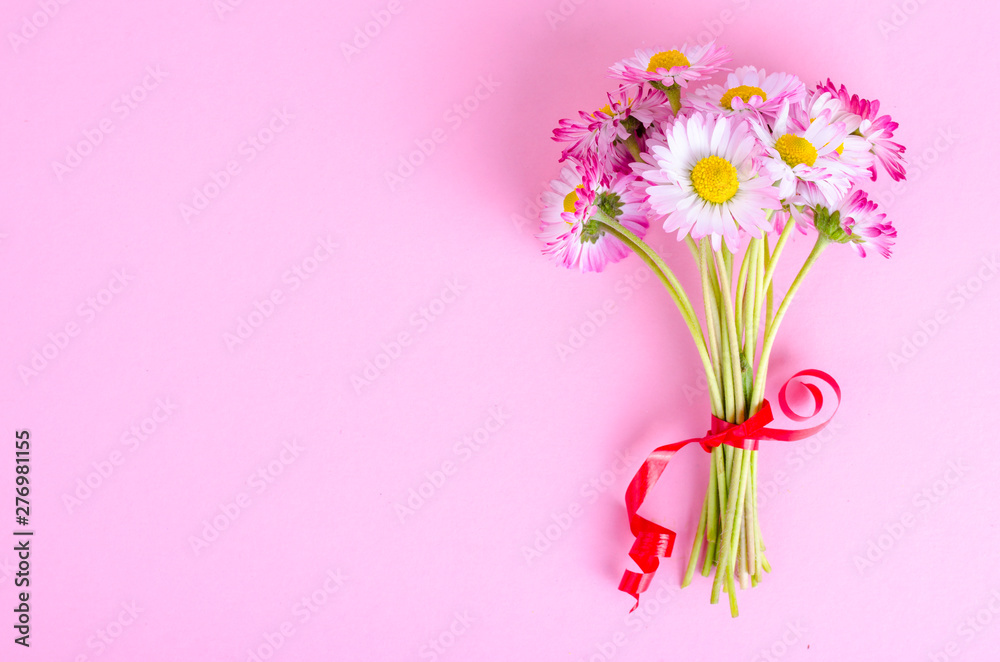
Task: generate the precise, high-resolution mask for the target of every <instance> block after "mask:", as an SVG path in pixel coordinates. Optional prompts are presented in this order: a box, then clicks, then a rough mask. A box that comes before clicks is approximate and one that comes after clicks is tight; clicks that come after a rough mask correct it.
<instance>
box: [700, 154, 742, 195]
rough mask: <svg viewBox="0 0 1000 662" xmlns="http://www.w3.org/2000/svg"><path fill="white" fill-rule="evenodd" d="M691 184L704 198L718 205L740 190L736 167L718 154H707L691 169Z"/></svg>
mask: <svg viewBox="0 0 1000 662" xmlns="http://www.w3.org/2000/svg"><path fill="white" fill-rule="evenodd" d="M691 184H692V185H693V186H694V190H695V192H696V193H697V194H698V195H700V196H701V197H702V198H703V199H705V200H707V201H709V202H714V203H715V204H717V205H720V204H722V203H723V202H725V201H727V200H729V199H730V198H732V197H733V196H734V195H736V192H737V191H739V190H740V180H739V179H738V178H737V176H736V168H735V167H734V166H733V164H732V163H730V162H729V161H727V160H725V159H723V158H720V157H718V156H706V157H705V158H703V159H702V160H701V161H698V163H696V164H695V166H694V168H693V169H692V170H691Z"/></svg>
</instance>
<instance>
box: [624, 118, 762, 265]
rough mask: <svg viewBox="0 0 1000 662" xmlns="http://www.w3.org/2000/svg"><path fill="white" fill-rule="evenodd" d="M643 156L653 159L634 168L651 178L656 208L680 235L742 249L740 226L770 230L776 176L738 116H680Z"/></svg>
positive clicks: (715, 245)
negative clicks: (762, 165) (763, 165)
mask: <svg viewBox="0 0 1000 662" xmlns="http://www.w3.org/2000/svg"><path fill="white" fill-rule="evenodd" d="M647 152H648V153H647V154H644V155H643V159H644V160H645V161H646V162H647V163H648V164H652V165H647V164H636V165H634V166H633V168H635V169H636V171H637V172H638V173H639V174H641V175H642V177H643V179H644V180H645V181H646V182H647V183H648V186H647V187H646V193H647V194H648V195H649V205H650V207H651V209H652V211H653V212H655V213H656V214H658V215H659V216H661V217H663V228H664V230H666V231H667V232H672V231H674V230H676V231H677V238H678V239H683V238H684V237H685V236H687V235H688V234H690V235H691V237H693V238H694V239H700V238H702V237H711V239H712V247H713V248H714V249H715V250H719V249H720V248H721V247H722V240H723V239H725V242H726V246H728V247H729V249H730V250H732V251H736V250H739V246H740V240H741V237H740V230H745V231H746V232H747V233H749V234H750V235H751V236H753V237H759V236H761V232H762V231H765V232H769V231H770V230H771V224H770V222H769V220H768V216H767V210H779V209H781V202H780V200H779V197H778V189H777V188H775V187H774V186H773V183H774V179H773V178H771V177H770V176H769V175H768V173H767V172H766V171H763V170H761V168H760V164H759V159H760V157H761V146H760V143H759V142H758V141H757V139H756V138H755V137H754V135H753V131H752V130H751V128H750V127H749V125H748V124H747V122H746V121H744V120H742V119H741V118H738V117H725V116H721V115H714V114H707V115H706V114H703V113H695V114H693V115H691V116H690V117H681V118H678V119H677V120H676V121H675V122H674V124H673V126H671V127H670V128H669V129H668V130H667V132H666V142H665V143H663V142H660V141H656V140H650V141H649V142H648V143H647Z"/></svg>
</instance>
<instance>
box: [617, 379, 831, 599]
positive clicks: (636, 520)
mask: <svg viewBox="0 0 1000 662" xmlns="http://www.w3.org/2000/svg"><path fill="white" fill-rule="evenodd" d="M810 377H811V378H813V379H815V380H818V381H819V382H820V383H821V384H824V385H826V386H827V387H829V389H830V390H831V391H832V393H833V394H834V396H835V397H834V398H833V399H834V405H833V407H832V410H833V411H831V412H830V414H829V415H828V416H825V417H823V418H821V419H820V418H819V415H820V413H821V412H822V410H823V391H822V389H821V388H820V387H819V386H818V385H817V384H815V383H810V382H807V381H805V378H810ZM793 383H799V384H801V385H802V386H804V387H805V388H806V389H808V390H809V392H810V393H811V394H812V397H813V401H814V408H813V411H812V413H810V414H809V415H807V416H802V415H800V414H796V413H795V412H794V411H792V409H791V407H790V406H789V405H788V399H787V398H786V396H785V391H786V390H787V389H788V386H789V385H790V384H793ZM778 404H779V406H780V407H781V413H782V414H784V416H785V417H787V418H788V419H789V421H792V422H795V423H807V424H809V425H808V426H807V427H797V426H794V425H791V426H790V427H789V428H785V427H768V425H770V424H771V423H772V422H773V421H774V420H775V418H774V413H773V412H772V410H771V405H770V403H768V401H767V400H765V401H764V402H763V404H762V405H761V408H760V410H759V411H758V412H757V413H756V414H754V415H753V416H751V417H750V418H748V419H747V420H746V421H744V422H743V423H740V424H739V425H733V424H732V423H728V422H726V421H723V420H721V419H718V418H716V417H715V416H713V417H712V428H711V430H709V432H708V434H706V435H705V436H704V437H698V438H694V439H686V440H684V441H679V442H677V443H674V444H667V445H666V446H660V447H659V448H657V449H656V450H654V451H653V452H652V453H650V455H649V457H648V458H646V461H645V462H643V463H642V466H641V467H639V471H638V472H636V474H635V477H634V478H633V479H632V482H631V483H629V486H628V490H627V491H626V492H625V507H626V509H627V511H628V523H629V528H630V529H631V530H632V535H634V536H635V543H634V544H633V545H632V549H631V551H630V552H629V556H630V557H632V560H634V561H635V562H636V564H637V565H638V566H639V569H640V570H642V572H632V571H631V570H626V571H625V574H624V576H623V577H622V581H621V583H620V584H619V585H618V590H620V591H624V592H625V593H628V594H629V595H631V596H632V597H633V598H635V606H634V607H632V609H631V610H630V612H629V613H631V612H632V611H635V608H636V607H638V606H639V594H640V593H642V592H643V591H645V590H646V589H647V588H649V584H650V582H652V581H653V575H655V574H656V569H657V568H658V567H659V566H660V557H661V556H663V557H668V556H670V554H671V552H672V551H673V549H674V540H675V539H676V538H677V534H676V533H674V532H673V531H671V530H670V529H668V528H666V527H664V526H660V525H659V524H656V523H654V522H650V521H649V520H648V519H646V518H644V517H641V516H640V515H639V514H638V511H639V506H641V505H642V502H643V501H644V500H645V499H646V494H648V493H649V491H650V490H651V489H653V486H654V485H655V484H656V481H657V480H659V478H660V475H661V474H663V470H664V469H666V468H667V464H669V463H670V460H671V459H672V458H673V456H674V454H675V453H676V452H677V451H679V450H680V449H682V448H684V447H685V446H687V445H688V444H693V443H698V444H701V447H702V448H704V449H705V451H706V452H711V450H712V449H713V448H715V447H717V446H721V445H722V444H728V445H730V446H734V447H736V448H742V449H744V450H757V442H758V441H759V440H761V439H772V440H774V441H796V440H798V439H805V438H806V437H810V436H812V435H814V434H816V433H817V432H819V431H820V430H822V429H823V428H825V427H826V425H827V423H829V422H830V420H831V419H832V418H833V415H834V414H835V413H836V411H837V407H839V406H840V385H839V384H837V382H836V380H835V379H834V378H833V377H831V376H830V375H828V374H826V373H825V372H822V371H820V370H803V371H801V372H798V373H796V374H794V375H792V377H791V378H790V379H789V380H788V381H787V382H785V384H784V385H783V386H782V387H781V391H780V392H779V393H778ZM816 420H820V422H819V423H816V422H815V421H816Z"/></svg>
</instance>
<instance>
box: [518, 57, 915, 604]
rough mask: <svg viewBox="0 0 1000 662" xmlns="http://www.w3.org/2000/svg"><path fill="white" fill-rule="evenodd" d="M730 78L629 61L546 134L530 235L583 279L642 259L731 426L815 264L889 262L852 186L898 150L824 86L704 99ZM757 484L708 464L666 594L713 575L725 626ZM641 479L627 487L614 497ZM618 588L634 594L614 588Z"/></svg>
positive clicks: (747, 542)
mask: <svg viewBox="0 0 1000 662" xmlns="http://www.w3.org/2000/svg"><path fill="white" fill-rule="evenodd" d="M729 61H730V55H729V53H728V52H727V51H726V50H724V49H723V48H721V47H718V46H716V45H715V44H707V45H704V46H692V47H688V46H684V47H682V48H680V49H675V50H667V51H660V52H654V51H651V50H637V51H636V53H635V57H630V58H627V59H625V60H622V61H621V62H619V63H617V64H615V65H614V66H612V67H611V69H610V76H611V77H612V78H614V79H616V81H617V82H618V89H617V90H615V91H614V92H611V93H609V94H608V103H607V104H606V105H605V106H603V107H602V108H600V109H599V110H596V111H593V112H580V113H579V119H564V120H561V121H560V122H559V126H558V128H556V129H555V131H554V139H555V140H556V141H559V142H562V143H566V144H567V147H566V148H565V150H564V151H563V153H562V159H561V160H562V162H563V163H564V165H563V167H562V171H561V173H560V176H559V178H558V179H556V180H554V181H553V182H552V183H551V185H550V188H551V190H550V191H547V192H546V193H544V194H543V199H544V201H545V205H546V206H545V208H544V210H543V211H542V215H541V231H540V233H539V235H538V236H539V238H540V239H541V240H542V242H543V243H544V247H543V252H544V253H545V254H547V255H549V256H551V257H552V258H554V259H555V260H556V261H557V262H558V263H560V264H562V265H563V266H566V267H569V268H571V269H579V270H581V271H585V272H587V271H601V270H602V269H604V267H605V266H606V265H608V264H609V263H611V262H616V261H618V260H621V259H623V258H624V257H626V256H627V255H628V254H629V253H630V252H633V253H636V254H637V255H638V256H639V257H640V258H642V259H643V260H644V261H645V262H646V264H647V265H648V266H649V267H650V269H651V270H652V271H653V273H655V274H656V275H657V276H658V277H659V279H660V280H661V281H662V283H663V285H664V287H665V288H666V290H667V292H668V293H669V295H670V297H671V298H672V299H673V301H674V303H675V304H676V305H677V309H678V310H679V311H680V314H681V317H682V318H683V320H684V322H685V324H686V326H687V328H688V329H689V330H690V332H691V337H692V339H693V340H694V344H695V347H696V349H697V351H698V354H699V355H700V357H701V363H702V365H703V367H704V370H705V376H706V379H707V382H708V391H709V397H710V400H711V406H712V415H713V417H714V419H716V420H718V421H724V422H725V423H726V424H728V425H730V426H737V425H739V424H742V423H744V422H746V421H748V419H751V417H753V416H754V415H755V414H757V413H758V411H759V410H760V409H761V407H762V405H763V404H764V403H765V401H764V388H765V384H766V380H767V370H768V362H769V359H770V356H771V350H772V348H773V347H774V341H775V337H776V334H777V331H778V328H779V326H780V325H781V321H782V319H783V318H784V316H785V314H786V313H787V311H788V307H789V305H790V304H791V302H792V298H793V297H794V295H795V293H796V291H797V290H798V289H799V287H800V286H801V284H802V281H803V279H804V278H805V276H806V274H807V273H808V272H809V270H810V269H811V268H812V266H813V264H814V263H815V262H816V260H817V259H818V258H819V256H820V254H821V253H822V252H823V251H824V249H826V247H828V246H830V245H836V244H841V245H847V246H850V247H851V248H852V249H854V250H855V251H856V252H857V254H858V255H860V256H862V257H864V256H867V255H869V254H870V253H872V252H874V253H878V254H879V255H882V256H884V257H889V255H890V251H891V248H892V245H893V243H894V240H895V237H896V231H895V229H894V228H893V226H892V224H891V223H890V222H888V221H887V220H886V217H885V214H884V213H880V212H879V211H878V206H877V205H876V204H875V203H874V202H872V201H871V200H870V199H869V197H868V195H867V194H866V193H865V191H864V190H863V188H862V187H863V186H864V185H865V184H866V183H867V182H870V181H873V180H875V179H876V177H877V176H878V174H879V171H880V170H881V171H884V173H885V174H887V175H888V176H889V177H891V178H892V179H894V180H901V179H904V178H905V164H904V159H903V153H904V151H905V148H904V147H903V146H902V145H900V144H898V143H896V142H894V141H893V140H892V138H893V132H894V131H895V130H896V128H897V124H896V123H895V122H893V121H892V119H891V118H890V117H889V116H888V115H884V114H879V102H878V101H869V100H867V99H862V98H860V97H859V96H857V95H856V94H850V93H849V92H848V90H847V89H846V88H845V87H844V86H843V85H841V86H840V87H837V86H835V85H834V84H833V83H832V82H830V81H829V80H827V82H826V83H823V84H819V85H818V86H816V87H815V88H813V89H807V88H806V86H805V85H804V84H803V83H802V81H800V80H799V79H798V78H796V77H795V76H793V75H791V74H787V73H775V72H772V73H767V72H765V71H764V70H763V69H758V68H756V67H750V66H747V67H740V68H737V69H736V70H735V71H732V72H730V73H727V74H726V75H725V80H724V81H722V82H721V84H718V83H713V82H712V79H713V77H716V74H720V72H723V71H728V70H727V69H726V68H725V67H724V65H725V64H726V63H727V62H729ZM718 78H721V74H720V75H719V76H718ZM652 224H657V225H662V227H663V229H664V230H665V231H666V232H668V233H673V232H676V234H677V239H678V240H679V241H684V242H685V243H686V245H687V248H688V249H689V251H690V254H691V258H692V259H693V261H694V263H695V265H696V266H697V269H698V272H699V274H700V289H701V295H702V297H701V298H702V302H701V304H702V305H700V306H699V308H700V310H696V308H695V305H694V304H692V299H691V297H690V296H689V295H688V293H687V292H685V290H684V288H683V287H682V286H681V284H680V282H679V281H678V279H677V278H676V276H675V275H674V271H673V270H672V269H671V267H670V266H668V264H667V263H666V262H665V260H664V259H663V258H662V257H661V256H660V255H659V254H658V253H657V252H656V251H655V250H654V249H653V248H652V247H650V245H649V244H647V243H646V242H645V241H643V239H644V237H645V236H646V234H647V232H648V230H649V228H650V226H651V225H652ZM793 233H800V234H803V235H807V236H811V237H812V238H813V240H814V241H815V245H814V247H813V249H812V252H811V253H809V256H808V257H807V258H806V259H805V262H804V263H803V264H802V266H801V268H800V269H799V271H798V274H797V275H796V276H795V278H794V280H793V281H792V282H791V284H790V285H789V287H788V289H787V292H786V294H785V296H784V298H783V299H781V300H780V301H776V300H775V296H774V283H773V278H774V273H775V269H776V267H777V265H778V263H779V261H780V259H781V256H782V253H783V251H784V248H785V246H786V244H787V243H788V241H789V239H790V237H791V236H792V234H793ZM706 450H709V448H708V447H706ZM660 470H662V469H660ZM756 476H757V452H756V450H753V449H752V447H750V446H746V447H740V446H739V445H738V444H737V445H726V444H722V445H716V446H714V447H712V448H711V469H710V473H709V484H708V489H707V491H706V494H705V499H704V505H703V509H702V514H701V519H700V523H699V526H698V531H697V533H696V535H695V538H694V545H693V549H692V551H691V556H690V561H689V563H688V566H687V570H686V573H685V575H684V580H683V584H682V585H685V586H686V585H687V584H688V583H690V582H691V580H692V579H693V577H694V574H695V573H696V572H698V571H700V572H701V573H702V574H703V575H704V576H706V577H707V576H709V575H710V574H711V573H712V569H713V568H715V576H714V582H713V585H712V593H711V600H712V602H713V603H714V602H717V601H718V600H719V597H720V593H721V592H722V591H723V590H725V591H726V592H727V593H728V594H729V602H730V607H731V610H732V613H733V615H734V616H735V615H736V613H737V610H736V598H735V586H736V583H739V585H740V586H741V587H743V588H747V587H749V586H750V585H756V583H757V582H758V581H759V580H760V579H761V576H762V573H763V572H765V571H768V570H769V565H768V562H767V558H766V556H765V554H764V549H765V548H764V543H763V540H762V538H761V527H760V523H759V521H758V518H757V494H756ZM653 479H654V480H655V476H654V477H653ZM644 480H645V479H642V480H640V476H638V475H637V477H636V480H635V481H633V485H631V486H630V491H632V490H633V488H635V483H636V482H637V481H638V482H640V483H641V482H643V481H644ZM640 501H641V499H640ZM630 515H631V513H630ZM633 532H635V527H634V526H633ZM671 533H672V532H671ZM636 535H637V536H638V535H639V534H638V533H637V534H636ZM670 542H671V543H672V540H671V541H670ZM637 544H638V542H637ZM650 544H652V543H650ZM654 546H655V545H654ZM661 546H662V545H661ZM633 551H635V548H633ZM648 551H649V550H647V552H648ZM663 552H664V550H663V549H660V550H659V551H655V552H650V554H655V555H659V556H666V555H669V549H667V550H666V553H663ZM633 558H637V556H636V554H634V553H633ZM702 558H703V560H702ZM640 565H642V564H641V563H640ZM652 569H653V570H655V559H654V560H653V562H652ZM643 570H644V571H646V574H645V575H640V574H638V573H631V574H630V573H629V572H626V578H625V579H624V580H623V586H622V587H621V588H622V590H627V591H628V592H629V593H630V594H632V595H633V596H636V599H638V593H639V592H641V591H642V590H644V589H645V585H646V584H648V579H649V578H650V577H651V574H652V573H651V571H649V569H648V568H643ZM630 576H631V577H633V578H638V579H639V580H640V581H637V582H632V585H631V586H629V587H626V584H628V583H629V577H630Z"/></svg>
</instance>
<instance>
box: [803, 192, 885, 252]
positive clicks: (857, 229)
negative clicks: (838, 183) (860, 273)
mask: <svg viewBox="0 0 1000 662" xmlns="http://www.w3.org/2000/svg"><path fill="white" fill-rule="evenodd" d="M806 197H811V198H812V200H811V202H812V204H813V207H812V208H811V209H810V210H808V212H807V217H808V218H809V219H810V220H811V222H812V224H813V226H814V227H815V228H816V229H817V230H818V231H819V232H821V233H823V234H824V235H825V236H826V237H827V238H828V239H830V240H831V241H835V242H837V243H841V244H850V245H851V246H852V247H853V248H854V250H855V251H857V253H858V255H860V256H861V257H865V256H867V254H868V253H867V251H868V250H875V251H877V252H878V253H879V254H880V255H881V256H882V257H886V258H887V257H890V256H891V255H892V246H893V244H894V243H896V228H894V227H893V226H892V223H890V222H888V221H886V220H885V214H884V213H880V212H879V211H878V204H877V203H875V202H874V201H872V200H871V199H869V198H868V194H867V193H865V192H864V191H862V190H861V189H859V188H852V189H851V190H850V191H849V192H848V193H847V195H845V196H844V197H842V198H841V199H840V200H838V201H837V202H836V203H835V204H832V205H828V204H826V201H825V200H824V199H823V198H815V197H813V196H811V195H809V194H807V195H806Z"/></svg>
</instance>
